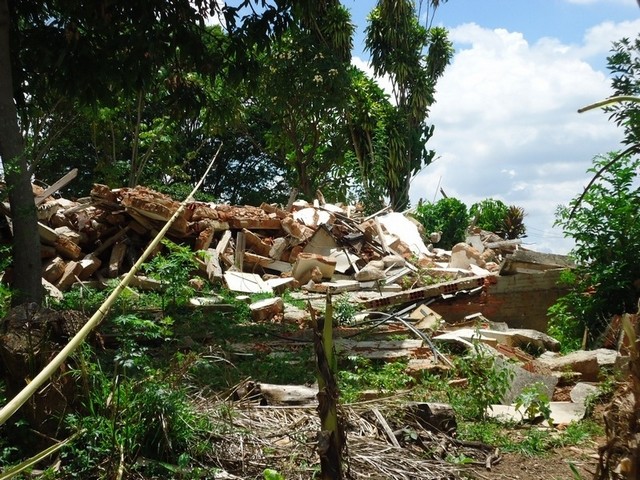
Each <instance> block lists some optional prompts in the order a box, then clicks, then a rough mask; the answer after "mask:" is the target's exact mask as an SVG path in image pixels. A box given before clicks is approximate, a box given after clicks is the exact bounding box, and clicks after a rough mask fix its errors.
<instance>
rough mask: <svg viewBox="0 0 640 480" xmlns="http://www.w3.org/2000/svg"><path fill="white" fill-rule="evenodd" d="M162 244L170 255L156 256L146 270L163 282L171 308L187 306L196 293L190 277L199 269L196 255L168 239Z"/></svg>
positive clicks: (187, 248) (146, 266)
mask: <svg viewBox="0 0 640 480" xmlns="http://www.w3.org/2000/svg"><path fill="white" fill-rule="evenodd" d="M162 244H163V245H164V246H165V247H166V248H167V249H168V251H169V254H168V255H156V256H155V257H153V259H152V260H151V261H150V262H148V263H147V264H146V265H145V270H146V271H147V272H148V273H149V275H150V276H151V277H152V278H156V279H158V280H160V281H161V282H162V285H163V287H164V294H165V297H166V298H168V299H169V303H170V305H171V306H181V305H185V304H186V303H187V302H188V301H189V299H190V298H191V297H192V296H193V294H194V293H195V291H194V289H193V288H192V287H191V286H189V277H190V275H191V273H192V272H193V271H194V270H195V269H196V268H197V263H196V259H195V254H194V252H193V250H191V248H189V247H188V246H182V245H177V244H175V243H173V242H172V241H170V240H167V239H164V240H163V241H162Z"/></svg>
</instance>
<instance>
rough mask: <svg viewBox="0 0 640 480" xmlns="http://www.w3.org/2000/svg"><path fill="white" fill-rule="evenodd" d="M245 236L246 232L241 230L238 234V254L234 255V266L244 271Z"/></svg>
mask: <svg viewBox="0 0 640 480" xmlns="http://www.w3.org/2000/svg"><path fill="white" fill-rule="evenodd" d="M245 243H246V242H245V237H244V232H242V231H240V232H238V233H237V234H236V254H235V257H234V262H233V264H234V266H235V267H236V268H237V269H238V270H239V271H242V266H243V264H244V247H245Z"/></svg>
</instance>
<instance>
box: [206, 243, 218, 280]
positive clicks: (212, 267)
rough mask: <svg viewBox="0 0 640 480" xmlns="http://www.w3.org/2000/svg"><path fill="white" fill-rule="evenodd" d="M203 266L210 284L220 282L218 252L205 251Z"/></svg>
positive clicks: (213, 250) (211, 249)
mask: <svg viewBox="0 0 640 480" xmlns="http://www.w3.org/2000/svg"><path fill="white" fill-rule="evenodd" d="M204 265H205V272H206V274H207V278H208V279H209V281H210V282H216V281H221V280H222V267H221V266H220V260H219V259H218V252H217V251H216V250H215V249H213V248H208V249H207V254H206V256H205V261H204Z"/></svg>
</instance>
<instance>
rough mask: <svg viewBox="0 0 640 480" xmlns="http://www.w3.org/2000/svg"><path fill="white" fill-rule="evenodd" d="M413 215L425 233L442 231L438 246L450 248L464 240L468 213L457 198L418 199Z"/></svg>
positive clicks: (467, 225)
mask: <svg viewBox="0 0 640 480" xmlns="http://www.w3.org/2000/svg"><path fill="white" fill-rule="evenodd" d="M414 216H415V218H416V219H417V220H418V221H419V222H420V223H422V225H423V226H424V228H425V230H426V232H427V233H431V232H438V231H440V232H442V236H441V239H440V243H438V245H437V246H438V247H440V248H444V249H450V248H451V247H453V246H454V245H455V244H456V243H460V242H464V239H465V235H466V232H467V228H468V227H469V214H468V213H467V207H466V205H465V204H464V203H462V202H461V201H460V200H458V199H457V198H452V197H450V198H442V199H440V200H438V201H437V202H436V203H429V202H423V201H422V200H420V202H418V205H417V206H416V210H415V214H414Z"/></svg>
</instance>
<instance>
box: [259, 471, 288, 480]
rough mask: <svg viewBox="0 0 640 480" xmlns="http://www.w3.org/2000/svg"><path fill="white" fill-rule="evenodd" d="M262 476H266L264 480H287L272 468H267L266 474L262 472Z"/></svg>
mask: <svg viewBox="0 0 640 480" xmlns="http://www.w3.org/2000/svg"><path fill="white" fill-rule="evenodd" d="M262 475H263V476H264V480H285V479H284V477H283V476H282V475H281V474H280V473H278V472H277V471H276V470H272V469H270V468H266V469H265V470H264V472H262Z"/></svg>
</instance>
